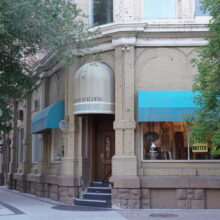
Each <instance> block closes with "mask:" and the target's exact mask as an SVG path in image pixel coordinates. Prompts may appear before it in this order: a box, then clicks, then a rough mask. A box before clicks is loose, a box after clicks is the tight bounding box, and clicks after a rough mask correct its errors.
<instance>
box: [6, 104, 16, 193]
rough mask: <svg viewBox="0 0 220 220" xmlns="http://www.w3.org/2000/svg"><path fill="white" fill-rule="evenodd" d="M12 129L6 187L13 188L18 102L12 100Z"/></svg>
mask: <svg viewBox="0 0 220 220" xmlns="http://www.w3.org/2000/svg"><path fill="white" fill-rule="evenodd" d="M13 114H14V117H13V129H12V137H13V138H12V143H11V146H10V147H11V157H10V162H9V173H8V187H9V188H10V189H14V188H15V185H14V181H13V173H16V168H17V151H18V149H17V146H18V143H17V136H18V133H17V120H18V102H14V109H13Z"/></svg>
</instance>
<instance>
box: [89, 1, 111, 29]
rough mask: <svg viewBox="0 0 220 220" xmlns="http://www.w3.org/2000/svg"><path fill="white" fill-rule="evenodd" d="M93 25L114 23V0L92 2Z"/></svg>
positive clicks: (91, 18)
mask: <svg viewBox="0 0 220 220" xmlns="http://www.w3.org/2000/svg"><path fill="white" fill-rule="evenodd" d="M90 4H91V6H90V8H91V10H90V11H91V17H90V20H91V22H90V23H91V25H102V24H108V23H112V22H113V0H91V2H90Z"/></svg>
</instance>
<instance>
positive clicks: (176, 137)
mask: <svg viewBox="0 0 220 220" xmlns="http://www.w3.org/2000/svg"><path fill="white" fill-rule="evenodd" d="M142 140H143V159H144V160H213V159H219V158H215V157H213V156H211V154H210V145H208V144H207V143H189V141H188V135H187V127H186V126H185V124H184V122H144V123H142Z"/></svg>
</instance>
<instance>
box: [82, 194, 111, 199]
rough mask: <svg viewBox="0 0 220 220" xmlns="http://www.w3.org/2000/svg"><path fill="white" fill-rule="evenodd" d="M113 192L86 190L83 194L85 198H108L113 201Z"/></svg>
mask: <svg viewBox="0 0 220 220" xmlns="http://www.w3.org/2000/svg"><path fill="white" fill-rule="evenodd" d="M111 197H112V194H111V193H96V192H86V193H84V194H83V198H84V199H94V200H108V201H111Z"/></svg>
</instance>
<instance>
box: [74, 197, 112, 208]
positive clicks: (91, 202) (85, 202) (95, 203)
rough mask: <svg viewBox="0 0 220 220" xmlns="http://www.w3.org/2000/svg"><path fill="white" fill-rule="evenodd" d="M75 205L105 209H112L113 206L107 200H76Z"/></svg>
mask: <svg viewBox="0 0 220 220" xmlns="http://www.w3.org/2000/svg"><path fill="white" fill-rule="evenodd" d="M74 204H75V205H80V206H93V207H105V208H108V207H111V204H110V203H108V202H107V201H105V200H93V199H80V198H75V199H74Z"/></svg>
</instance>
